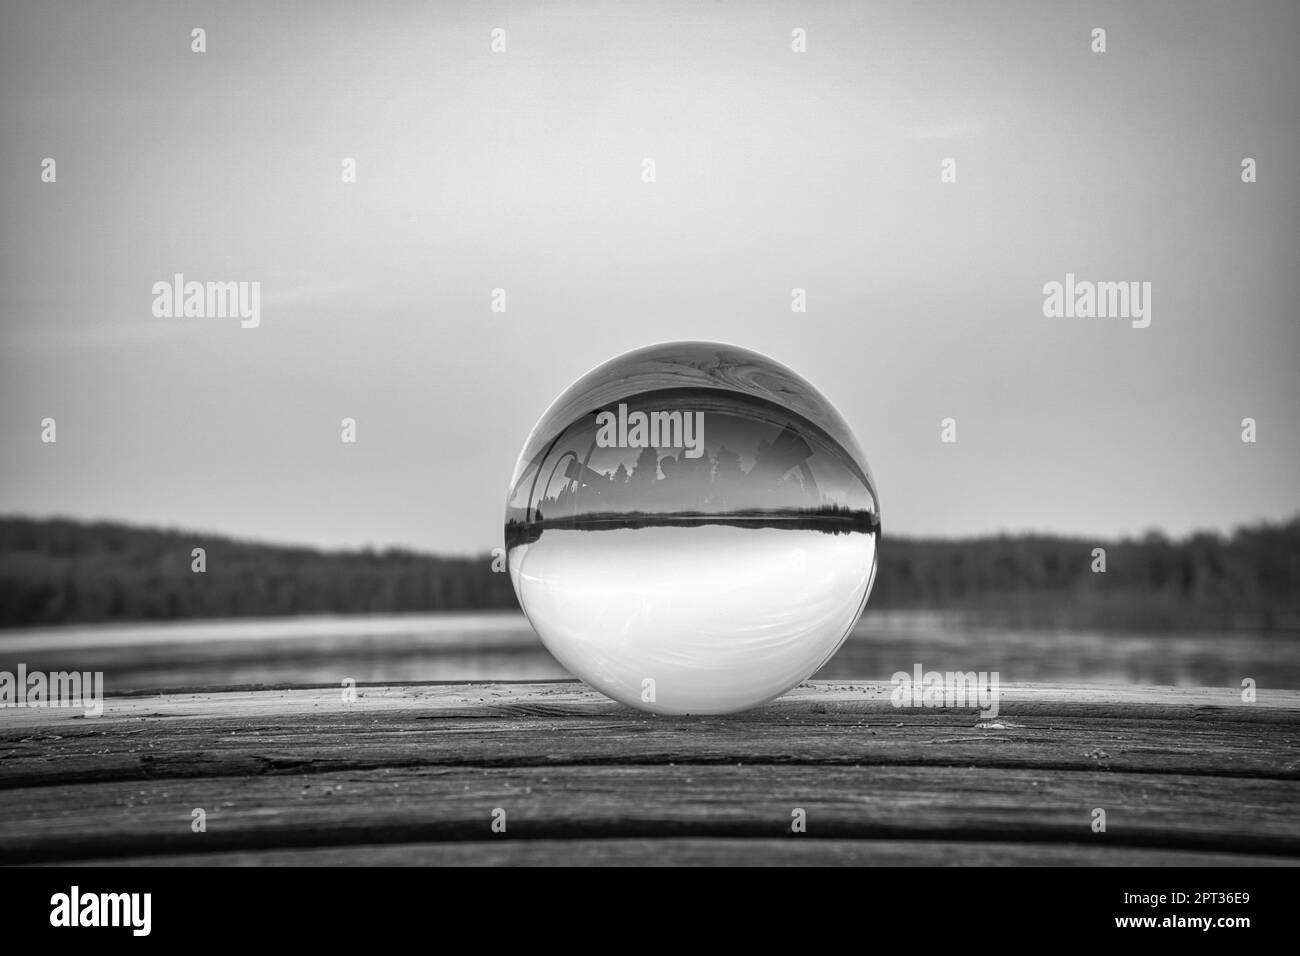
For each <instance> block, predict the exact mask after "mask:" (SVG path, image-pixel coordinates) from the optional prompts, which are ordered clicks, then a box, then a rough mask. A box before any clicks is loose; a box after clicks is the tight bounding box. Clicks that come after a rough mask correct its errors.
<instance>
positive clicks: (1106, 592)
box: [0, 517, 1300, 629]
mask: <svg viewBox="0 0 1300 956" xmlns="http://www.w3.org/2000/svg"><path fill="white" fill-rule="evenodd" d="M196 547H201V548H203V549H205V552H206V556H205V559H206V571H205V573H202V574H198V573H195V572H193V571H192V570H191V563H192V561H193V558H192V557H191V552H192V549H194V548H196ZM1096 548H1104V549H1105V563H1106V571H1105V573H1097V572H1094V571H1093V565H1094V564H1095V563H1096V561H1097V558H1096V557H1094V553H1093V552H1094V549H1096ZM517 606H518V605H517V603H516V600H515V595H514V590H513V588H512V587H511V585H510V577H509V575H508V574H504V573H499V572H495V571H493V560H492V557H491V555H490V554H487V553H484V554H483V555H481V556H477V557H463V558H462V557H439V556H435V555H428V554H421V553H417V552H412V551H405V550H397V549H388V550H382V551H374V550H359V551H321V550H316V549H313V548H305V547H293V546H284V545H272V544H263V543H257V542H250V541H240V540H234V539H231V538H226V537H221V536H214V535H210V534H200V533H196V532H182V531H174V530H163V529H155V528H142V527H134V526H129V525H123V524H115V523H104V522H81V521H71V520H64V519H32V518H23V517H3V518H0V626H3V627H20V626H27V625H43V624H64V623H74V622H110V621H120V622H128V621H156V620H180V619H201V618H226V617H266V616H277V615H293V614H351V613H356V614H363V613H364V614H374V613H384V612H415V611H441V610H448V611H453V610H457V611H458V610H476V609H484V610H486V609H507V608H515V607H517ZM871 607H872V608H873V609H889V608H896V609H912V608H917V609H926V610H948V609H957V610H970V611H974V612H979V613H981V614H988V615H993V616H996V617H997V618H999V619H1007V621H1008V623H1017V622H1018V623H1026V624H1028V623H1037V624H1052V623H1059V624H1062V625H1069V626H1097V627H1108V628H1121V627H1131V628H1183V627H1262V628H1293V629H1294V628H1300V517H1297V518H1295V519H1293V520H1291V521H1290V522H1287V523H1283V524H1270V525H1256V526H1252V527H1245V528H1241V529H1238V530H1237V531H1235V532H1234V533H1232V534H1230V535H1219V534H1212V533H1201V534H1195V535H1192V536H1189V537H1185V538H1180V539H1170V538H1167V537H1164V536H1163V535H1160V534H1157V533H1150V534H1147V535H1145V536H1143V537H1140V538H1126V539H1119V540H1113V541H1098V540H1089V539H1082V538H1067V537H1057V536H1046V535H1002V536H996V537H992V536H991V537H983V538H969V539H958V540H939V539H934V540H927V539H914V538H912V539H909V538H892V537H889V536H888V535H886V536H885V538H884V541H883V542H882V545H881V551H880V566H879V573H878V575H877V579H876V585H875V589H874V591H873V593H872V597H871Z"/></svg>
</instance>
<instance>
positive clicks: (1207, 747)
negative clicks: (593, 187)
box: [0, 683, 1300, 790]
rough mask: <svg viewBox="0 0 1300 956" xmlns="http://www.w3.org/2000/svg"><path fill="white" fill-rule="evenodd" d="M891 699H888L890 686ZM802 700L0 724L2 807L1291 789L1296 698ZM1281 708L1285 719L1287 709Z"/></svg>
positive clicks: (264, 698) (798, 696) (453, 695)
mask: <svg viewBox="0 0 1300 956" xmlns="http://www.w3.org/2000/svg"><path fill="white" fill-rule="evenodd" d="M885 686H887V685H885ZM860 687H861V685H858V686H851V687H846V686H843V685H810V686H807V687H803V688H800V689H799V690H798V692H796V693H794V694H792V695H790V696H787V697H785V698H782V699H781V700H780V701H778V702H776V703H774V704H772V705H769V706H767V707H764V708H761V709H759V710H756V711H753V712H750V713H748V714H744V715H738V716H735V717H712V718H689V717H688V718H669V717H656V716H652V715H647V714H642V713H640V712H637V711H633V710H630V709H628V708H625V707H621V706H619V705H617V704H614V703H612V702H610V701H607V700H606V699H605V698H602V697H599V696H598V695H596V694H594V692H592V691H589V690H586V689H585V688H582V687H581V686H580V685H575V684H572V683H563V684H541V685H533V684H529V685H472V686H469V687H467V686H466V685H437V686H432V687H429V686H416V687H396V688H394V687H381V688H363V689H362V691H361V693H362V694H363V696H362V697H361V698H360V699H359V700H358V701H357V703H355V704H345V703H343V702H342V697H341V694H340V693H339V692H338V691H337V690H334V689H331V690H329V691H321V690H316V691H273V692H263V693H250V692H243V693H217V694H191V695H184V696H165V697H131V698H115V699H111V700H110V701H109V703H108V705H107V706H106V708H105V713H104V716H103V717H101V718H91V719H87V718H82V717H77V716H75V715H74V714H70V713H69V712H67V711H62V710H22V709H16V710H10V711H6V712H0V713H3V717H2V718H0V790H2V789H11V788H18V787H31V786H40V785H47V784H54V783H60V782H65V781H67V780H68V779H69V778H75V779H76V780H79V781H82V782H112V781H130V780H136V781H144V780H153V781H165V780H169V779H177V778H187V777H215V776H253V775H263V774H314V773H325V772H337V771H344V770H349V769H356V770H366V769H377V768H382V767H401V768H419V767H453V766H479V767H513V766H519V767H527V766H536V765H563V764H569V765H586V764H609V763H619V764H635V765H657V764H671V763H678V764H710V763H731V762H740V763H747V764H755V763H767V764H819V765H843V766H851V765H857V764H862V765H878V766H925V765H929V766H942V765H960V766H972V765H977V766H983V767H1001V768H1007V769H1014V768H1021V769H1029V768H1036V769H1040V770H1050V769H1064V770H1091V769H1108V770H1111V771H1116V772H1133V771H1141V772H1148V773H1182V774H1201V775H1229V776H1257V777H1266V778H1272V779H1283V780H1295V779H1300V695H1292V696H1291V697H1289V698H1288V697H1279V698H1277V699H1275V700H1274V701H1273V702H1272V703H1270V704H1266V705H1263V706H1259V707H1256V706H1255V705H1243V704H1240V703H1239V702H1238V704H1237V706H1227V705H1225V704H1222V703H1213V704H1212V703H1208V701H1221V699H1222V694H1221V692H1219V691H1206V692H1201V693H1195V692H1190V691H1182V690H1171V689H1167V688H1166V689H1156V688H1152V689H1149V690H1148V692H1147V693H1145V694H1139V693H1135V692H1134V691H1133V690H1132V689H1129V688H1118V689H1114V690H1110V689H1098V688H1087V689H1081V688H1062V687H1056V688H1043V687H1038V686H1030V687H1020V686H1015V687H1010V688H1008V689H1007V691H1006V693H1005V694H1004V697H1003V700H1002V704H1001V714H1000V715H999V717H998V718H997V719H996V720H991V721H982V720H978V719H977V718H976V717H975V716H974V715H973V714H972V713H971V712H969V711H967V710H965V709H956V708H950V709H919V710H918V709H895V708H893V707H892V706H891V705H890V704H889V702H888V697H887V695H886V696H884V697H882V695H881V689H880V686H879V685H866V689H865V690H863V689H860ZM1287 702H1291V703H1292V704H1293V706H1292V707H1290V708H1288V707H1287V706H1285V704H1286V703H1287Z"/></svg>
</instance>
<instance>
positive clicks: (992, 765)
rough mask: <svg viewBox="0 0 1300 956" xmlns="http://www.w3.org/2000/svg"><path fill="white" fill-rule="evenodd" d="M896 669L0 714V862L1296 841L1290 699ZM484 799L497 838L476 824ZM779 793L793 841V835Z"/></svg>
mask: <svg viewBox="0 0 1300 956" xmlns="http://www.w3.org/2000/svg"><path fill="white" fill-rule="evenodd" d="M891 690H892V687H891V686H890V685H889V684H883V683H843V682H814V683H809V684H805V685H802V686H800V687H799V688H797V689H796V690H795V691H793V692H792V693H791V694H789V695H787V696H786V697H783V698H782V699H780V700H778V701H776V702H774V703H772V704H770V705H767V706H765V707H762V708H758V709H756V710H754V711H751V712H749V713H747V714H742V715H736V716H731V717H685V718H670V717H657V716H653V715H647V714H643V713H640V712H637V711H633V710H631V709H628V708H626V707H622V706H620V705H618V704H615V703H613V702H611V701H609V700H607V699H605V698H604V697H601V696H600V695H598V694H596V693H594V692H593V691H591V690H589V689H587V688H585V687H583V686H582V685H580V684H576V683H574V682H567V681H566V682H551V683H525V684H483V685H480V684H473V685H467V684H442V685H399V686H384V687H361V688H358V693H359V697H358V699H357V701H356V702H355V703H345V702H344V700H343V697H342V694H341V691H340V689H339V688H316V689H281V690H269V691H268V690H260V691H259V690H240V691H229V692H216V693H199V692H195V693H186V694H165V695H140V696H124V697H115V698H110V699H109V700H108V701H107V702H106V707H105V711H104V714H103V716H102V717H98V718H87V717H84V716H82V715H81V714H80V712H77V711H69V710H63V709H46V710H41V709H28V708H17V709H8V710H0V861H4V862H13V863H22V862H41V861H44V862H60V861H68V860H74V859H90V858H98V859H108V860H112V859H118V860H135V859H173V858H174V859H177V860H189V859H191V858H193V859H195V860H198V859H208V860H211V861H214V862H215V861H218V860H222V859H227V860H230V861H232V862H240V861H242V862H248V861H249V860H250V859H257V858H260V857H261V856H262V854H271V856H267V860H268V862H270V861H273V860H274V858H275V857H274V854H277V853H280V854H285V855H286V856H285V859H286V860H288V859H293V858H294V857H293V854H295V853H308V854H312V853H315V854H323V855H324V857H323V858H325V859H335V858H338V859H342V858H345V857H347V856H348V855H349V854H352V855H355V854H358V853H362V852H363V851H361V850H358V849H357V848H358V847H371V848H372V849H371V850H369V851H364V852H366V853H369V854H370V855H371V856H372V857H373V858H374V859H376V860H379V859H399V858H401V859H406V858H414V859H431V858H435V857H438V855H439V854H447V855H446V857H445V858H446V859H448V860H463V859H466V858H467V857H466V854H469V853H470V852H471V849H470V846H471V844H477V845H479V846H480V848H482V849H483V852H486V853H488V856H487V857H486V860H485V862H493V861H498V862H509V861H510V860H511V859H518V860H520V861H523V862H528V861H534V862H541V861H543V860H544V859H545V853H544V849H545V848H544V847H543V846H542V844H543V843H550V844H553V852H560V851H559V850H554V847H559V846H562V845H568V844H569V843H570V842H571V843H572V846H573V849H572V850H571V851H568V854H567V855H566V856H564V857H563V859H564V860H565V861H569V862H572V861H581V860H584V859H591V860H596V859H607V860H608V861H610V862H618V861H620V860H626V861H632V860H635V859H638V858H639V859H642V860H644V859H645V857H644V854H643V851H644V850H645V848H646V847H647V846H651V845H654V846H658V845H660V844H661V843H663V842H664V841H676V843H675V845H677V846H680V847H681V851H680V852H681V854H682V855H683V859H684V860H700V861H704V860H706V859H708V853H709V852H712V851H711V850H710V849H709V848H710V847H712V850H715V851H716V852H718V853H720V854H725V858H726V859H731V860H736V861H743V860H753V861H757V860H759V859H761V858H762V855H763V854H764V852H766V851H765V849H764V847H765V846H767V845H768V844H772V846H780V847H781V851H780V852H781V854H783V856H782V857H781V859H786V858H787V856H788V855H789V854H793V856H789V859H791V860H798V859H805V858H819V859H820V858H824V859H827V860H835V859H840V860H843V861H846V862H850V861H853V860H873V859H895V858H896V857H895V856H891V855H890V854H891V853H895V851H896V853H897V854H901V857H898V858H900V859H910V858H912V857H915V858H916V859H917V860H918V861H922V860H930V861H932V862H942V857H943V854H950V855H952V856H953V857H954V858H962V859H972V860H973V859H977V858H978V859H983V858H984V857H981V856H980V854H986V855H987V854H988V853H1003V852H1005V853H1006V854H1007V855H1008V861H1012V860H1021V861H1026V862H1029V861H1033V860H1038V861H1047V860H1057V859H1063V860H1065V861H1067V862H1068V861H1070V860H1077V861H1085V860H1091V859H1097V860H1101V859H1103V858H1104V859H1106V860H1109V861H1117V862H1118V861H1121V860H1124V861H1130V862H1159V860H1161V859H1164V858H1169V859H1171V860H1178V859H1182V860H1192V859H1208V858H1209V857H1207V856H1206V855H1207V854H1208V855H1211V856H1213V857H1214V858H1215V859H1219V858H1223V859H1228V858H1232V859H1244V858H1249V859H1255V858H1258V859H1260V860H1261V861H1265V862H1295V861H1296V860H1297V859H1300V756H1298V755H1297V749H1298V748H1297V743H1298V742H1300V693H1297V692H1290V691H1281V692H1271V693H1264V694H1261V696H1260V699H1259V702H1258V703H1254V704H1245V703H1243V702H1242V701H1241V700H1240V696H1239V694H1237V693H1236V692H1235V691H1234V690H1231V689H1215V688H1204V689H1180V688H1131V687H1075V686H1061V685H1004V686H1003V687H1002V689H1001V690H1002V694H1001V701H1000V713H999V715H998V717H997V718H996V719H993V720H981V719H979V717H978V715H977V714H976V713H975V712H974V711H973V710H972V709H969V708H937V709H928V708H927V709H898V708H894V707H893V706H892V705H891V703H890V699H889V697H890V691H891ZM498 806H499V807H503V808H505V809H506V810H507V814H508V820H509V824H508V834H506V835H493V834H491V833H490V831H489V829H488V828H489V824H490V820H491V812H492V810H493V809H494V808H495V807H498ZM195 807H201V808H203V809H205V811H206V812H207V814H208V832H206V833H203V834H195V833H192V832H191V830H190V822H191V816H190V811H191V810H192V809H193V808H195ZM794 807H802V808H804V809H805V810H806V811H807V813H808V819H809V824H808V826H809V832H808V834H806V835H801V836H797V837H796V836H793V835H788V834H787V830H788V827H789V823H790V811H791V810H792V808H794ZM1094 807H1104V808H1105V809H1106V811H1107V814H1108V817H1109V819H1108V829H1107V832H1106V833H1105V834H1094V833H1092V831H1091V829H1090V824H1091V822H1092V816H1091V813H1092V809H1093V808H1094ZM783 835H784V839H782V837H783ZM557 841H565V842H564V843H563V844H561V843H559V842H557ZM618 841H624V842H623V843H619V842H618ZM452 844H456V845H461V844H463V845H464V846H463V847H462V848H461V850H457V849H455V848H454V847H451V845H452ZM525 845H528V846H531V847H532V849H526V848H522V847H524V846H525ZM795 845H799V846H801V847H803V846H808V847H810V848H808V849H793V847H794V846H795ZM740 846H745V847H750V848H749V849H739V848H738V847H740ZM487 847H493V848H497V849H495V850H493V851H490V852H489V851H488V850H487V849H486V848H487ZM503 847H504V849H502V848H503ZM638 847H640V848H641V849H637V848H638ZM886 847H894V849H893V850H890V849H883V848H886ZM989 847H994V848H1001V849H994V850H990V849H988V848H989ZM1008 847H1014V848H1015V849H1014V851H1013V850H1011V849H1007V848H1008ZM375 848H378V849H375ZM873 848H878V849H873ZM462 850H463V851H464V852H463V853H462ZM873 853H874V854H876V855H875V856H873V855H872V854H873ZM1117 853H1118V854H1119V855H1118V856H1115V855H1112V854H1117ZM431 854H432V857H431V856H430V855H431ZM494 854H495V855H494ZM638 854H642V856H641V857H638ZM882 854H883V855H882ZM1054 854H1055V855H1054ZM335 855H337V856H335ZM801 855H802V856H801Z"/></svg>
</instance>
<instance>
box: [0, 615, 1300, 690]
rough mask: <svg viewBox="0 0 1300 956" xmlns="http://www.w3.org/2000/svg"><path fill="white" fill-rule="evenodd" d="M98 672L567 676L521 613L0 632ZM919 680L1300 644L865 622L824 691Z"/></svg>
mask: <svg viewBox="0 0 1300 956" xmlns="http://www.w3.org/2000/svg"><path fill="white" fill-rule="evenodd" d="M19 663H23V664H26V665H27V667H28V669H29V670H45V671H52V670H70V669H75V670H81V671H87V670H90V671H103V672H104V675H105V677H104V679H105V684H106V686H107V688H108V690H109V692H110V693H113V692H119V691H125V690H151V689H154V690H156V689H178V688H194V687H221V686H229V685H242V684H303V685H320V684H338V683H340V682H341V681H342V680H343V679H344V678H345V677H351V678H353V679H355V680H356V681H357V682H359V683H369V682H396V681H431V680H538V679H550V678H561V677H565V676H567V675H566V674H565V672H564V670H563V668H561V667H560V665H559V664H557V663H556V662H555V660H554V659H553V658H552V657H551V656H550V655H549V654H548V653H547V652H546V650H545V648H543V647H542V644H541V642H540V641H539V640H538V639H537V637H536V635H534V634H533V631H532V629H531V628H530V627H529V625H528V622H527V621H526V620H525V619H524V617H523V616H522V615H520V614H517V613H495V612H492V613H488V612H480V613H464V614H427V615H386V616H368V617H311V618H276V619H271V620H240V621H212V622H184V623H177V624H148V625H130V626H121V625H111V626H86V627H68V628H44V629H33V630H10V631H0V670H7V671H14V670H15V669H16V668H17V665H18V664H19ZM916 664H920V665H921V666H922V667H923V668H925V669H926V670H939V671H947V670H961V671H969V670H977V671H978V670H983V671H994V670H996V671H998V672H999V673H1000V675H1001V679H1002V680H1003V681H1083V682H1103V683H1130V684H1131V683H1138V684H1160V685H1176V686H1211V687H1223V686H1232V687H1237V686H1240V684H1241V680H1242V678H1243V677H1252V678H1254V679H1255V681H1256V683H1257V684H1258V685H1259V686H1260V687H1287V688H1300V633H1297V632H1295V631H1276V632H1259V631H1231V632H1223V631H1215V632H1176V633H1162V634H1157V633H1114V632H1110V633H1108V632H1101V631H1095V630H1093V631H1090V630H1077V629H1034V628H1018V627H1010V628H1009V627H1007V626H1005V625H1000V624H992V623H989V622H988V621H987V620H986V621H984V622H981V621H980V620H979V619H978V618H977V617H972V616H969V615H963V614H958V613H941V612H922V611H906V612H885V611H872V610H870V609H868V611H867V612H866V614H864V615H863V617H862V619H861V620H860V621H859V622H858V624H857V625H856V627H855V628H854V630H853V633H852V634H851V635H850V637H849V639H848V640H847V641H846V642H845V644H844V646H843V647H842V648H840V651H839V653H838V654H836V655H835V656H834V657H833V658H832V659H831V660H830V662H829V663H828V664H827V665H826V666H825V667H823V668H822V670H821V671H820V672H819V673H818V675H817V676H818V677H820V678H833V679H856V680H880V681H887V680H889V678H890V676H891V675H892V674H893V673H894V672H895V671H899V670H904V671H911V670H912V668H913V667H914V666H915V665H916Z"/></svg>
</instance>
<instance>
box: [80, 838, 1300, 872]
mask: <svg viewBox="0 0 1300 956" xmlns="http://www.w3.org/2000/svg"><path fill="white" fill-rule="evenodd" d="M68 862H69V864H70V865H79V866H165V867H174V866H557V865H564V866H1225V867H1226V866H1231V867H1239V866H1242V867H1244V866H1250V867H1255V866H1296V865H1300V860H1297V859H1294V858H1287V857H1268V856H1249V855H1246V854H1240V853H1207V852H1202V851H1195V850H1161V849H1155V848H1146V847H1124V846H1107V847H1103V846H1081V845H1079V844H1050V843H984V842H976V841H961V840H819V839H809V840H799V839H766V838H756V839H748V840H746V839H717V838H714V839H709V838H689V837H688V838H681V837H676V838H674V837H669V838H664V839H632V840H628V839H617V838H615V839H606V840H584V839H576V840H505V839H497V840H482V841H468V840H466V841H460V842H454V843H391V844H373V843H370V844H360V845H356V846H326V847H303V848H290V849H272V850H242V851H241V850H236V851H232V852H225V853H178V854H175V855H170V856H166V855H164V856H143V857H123V858H112V857H109V858H101V859H94V860H74V861H68Z"/></svg>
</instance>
